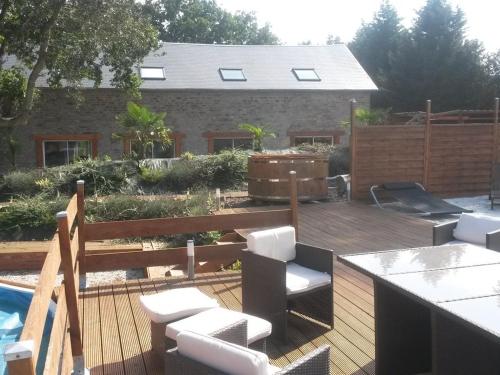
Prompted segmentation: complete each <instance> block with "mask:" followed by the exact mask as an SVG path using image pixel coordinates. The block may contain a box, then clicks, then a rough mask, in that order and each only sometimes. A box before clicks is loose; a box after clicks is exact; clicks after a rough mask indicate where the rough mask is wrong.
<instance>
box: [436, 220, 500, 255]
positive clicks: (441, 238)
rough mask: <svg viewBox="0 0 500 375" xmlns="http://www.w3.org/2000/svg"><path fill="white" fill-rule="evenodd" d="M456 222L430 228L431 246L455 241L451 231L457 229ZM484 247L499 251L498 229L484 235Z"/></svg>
mask: <svg viewBox="0 0 500 375" xmlns="http://www.w3.org/2000/svg"><path fill="white" fill-rule="evenodd" d="M457 224H458V220H454V221H450V222H448V223H444V224H438V225H435V226H434V227H433V228H432V245H433V246H440V245H444V244H446V243H448V242H451V241H455V240H456V239H455V237H454V234H453V230H454V229H455V228H456V227H457ZM485 241H486V242H485V247H486V248H487V249H490V250H495V251H500V229H497V230H494V231H491V232H488V233H486V238H485Z"/></svg>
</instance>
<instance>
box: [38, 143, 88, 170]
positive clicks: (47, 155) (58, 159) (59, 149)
mask: <svg viewBox="0 0 500 375" xmlns="http://www.w3.org/2000/svg"><path fill="white" fill-rule="evenodd" d="M91 155H92V146H91V144H90V141H43V156H44V158H43V164H44V165H43V166H44V167H55V166H58V165H64V164H70V163H73V162H75V161H78V160H82V159H88V158H90V157H91Z"/></svg>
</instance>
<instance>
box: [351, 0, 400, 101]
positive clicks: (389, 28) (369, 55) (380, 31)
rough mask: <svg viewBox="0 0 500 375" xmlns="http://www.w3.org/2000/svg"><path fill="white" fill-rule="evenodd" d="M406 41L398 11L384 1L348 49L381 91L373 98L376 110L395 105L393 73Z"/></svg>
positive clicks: (361, 28)
mask: <svg viewBox="0 0 500 375" xmlns="http://www.w3.org/2000/svg"><path fill="white" fill-rule="evenodd" d="M406 41H407V32H406V30H405V29H404V27H403V26H402V24H401V18H400V17H399V15H398V13H397V11H396V9H395V8H394V7H393V6H392V5H391V3H389V2H388V1H383V2H382V4H381V5H380V8H379V10H378V11H377V13H375V15H374V17H373V20H372V21H371V22H369V23H363V24H362V25H361V27H360V28H359V29H358V31H357V32H356V35H355V37H354V39H353V40H352V41H351V43H349V48H350V49H351V51H352V53H353V54H354V56H356V58H357V59H358V61H359V62H360V64H361V65H362V66H363V68H364V69H365V70H366V71H367V73H368V74H369V75H370V77H371V78H372V79H373V80H374V81H375V83H376V84H377V86H378V87H379V89H380V92H379V94H378V95H375V96H374V98H373V101H374V103H373V104H374V105H375V106H382V107H387V106H390V105H391V104H392V100H393V95H391V94H392V93H391V88H390V85H391V80H392V79H393V77H392V71H393V67H394V64H395V61H394V60H395V56H396V54H397V53H398V50H399V49H400V48H401V46H402V45H403V44H404V43H405V42H406Z"/></svg>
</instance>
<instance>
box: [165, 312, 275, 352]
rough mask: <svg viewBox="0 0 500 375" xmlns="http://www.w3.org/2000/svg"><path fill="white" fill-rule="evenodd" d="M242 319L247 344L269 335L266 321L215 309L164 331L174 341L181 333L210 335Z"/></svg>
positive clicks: (169, 326)
mask: <svg viewBox="0 0 500 375" xmlns="http://www.w3.org/2000/svg"><path fill="white" fill-rule="evenodd" d="M242 319H245V320H246V321H247V323H248V324H247V329H248V332H247V340H248V344H251V343H253V342H255V341H257V340H260V339H263V338H264V337H267V336H269V335H270V334H271V330H272V324H271V323H269V322H268V321H267V320H264V319H262V318H258V317H256V316H253V315H248V314H245V313H242V312H238V311H232V310H228V309H224V308H221V307H217V308H215V309H210V310H206V311H203V312H201V313H199V314H196V315H193V316H190V317H189V318H185V319H182V320H178V321H177V322H173V323H170V324H168V325H167V328H166V329H165V335H166V336H167V337H169V338H171V339H172V340H175V338H176V337H177V335H178V334H179V333H180V332H182V331H191V332H196V333H201V334H204V335H210V334H212V333H214V332H216V331H219V330H221V329H223V328H224V327H227V326H228V325H231V324H234V323H236V322H239V321H240V320H242Z"/></svg>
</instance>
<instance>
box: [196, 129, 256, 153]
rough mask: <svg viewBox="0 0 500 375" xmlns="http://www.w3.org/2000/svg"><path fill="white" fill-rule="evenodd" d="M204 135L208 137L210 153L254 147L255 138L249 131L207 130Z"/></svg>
mask: <svg viewBox="0 0 500 375" xmlns="http://www.w3.org/2000/svg"><path fill="white" fill-rule="evenodd" d="M203 136H204V137H205V138H207V141H208V153H209V154H217V153H219V152H221V151H224V150H251V149H252V148H253V138H252V136H251V135H250V133H248V132H205V133H203Z"/></svg>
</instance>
